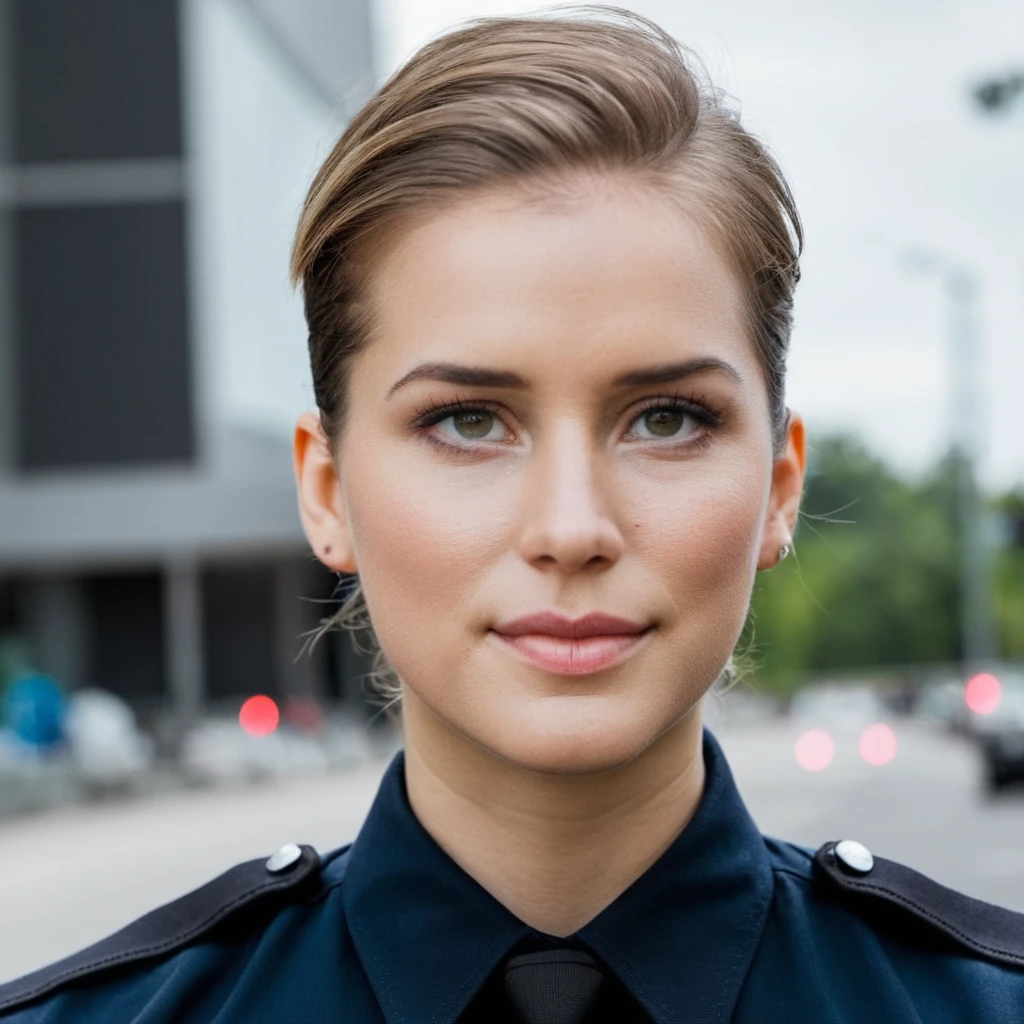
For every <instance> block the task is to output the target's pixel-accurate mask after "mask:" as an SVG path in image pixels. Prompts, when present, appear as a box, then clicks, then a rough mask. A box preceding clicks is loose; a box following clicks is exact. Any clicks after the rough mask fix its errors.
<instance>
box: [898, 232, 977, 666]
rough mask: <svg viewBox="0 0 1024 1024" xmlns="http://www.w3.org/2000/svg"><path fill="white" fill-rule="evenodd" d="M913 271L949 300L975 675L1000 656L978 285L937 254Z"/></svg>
mask: <svg viewBox="0 0 1024 1024" xmlns="http://www.w3.org/2000/svg"><path fill="white" fill-rule="evenodd" d="M908 267H909V269H912V270H915V271H922V272H927V273H932V274H935V275H937V276H938V277H939V279H940V280H941V282H942V285H943V291H944V293H945V296H946V303H947V325H948V326H947V337H948V353H949V370H950V397H951V402H950V422H951V428H952V443H953V450H954V452H955V455H956V488H957V521H958V522H957V526H958V530H959V534H960V639H961V651H962V653H961V659H962V663H963V667H964V671H965V674H973V673H974V672H977V671H978V670H979V669H982V668H985V667H986V666H987V665H988V664H989V663H990V662H991V661H992V659H993V657H994V656H995V643H994V636H993V627H992V600H991V566H990V559H989V551H988V543H987V539H986V533H985V530H984V526H983V510H982V502H981V495H980V492H979V489H978V480H977V471H976V467H977V463H978V461H979V459H980V457H981V453H982V418H983V415H984V403H983V400H982V393H983V388H982V376H981V364H980V358H979V355H980V352H979V349H980V342H979V336H978V322H977V319H978V318H977V313H976V302H977V292H978V287H977V282H976V281H975V279H974V276H973V275H972V274H971V273H970V272H969V271H967V270H965V269H964V268H963V267H959V266H955V265H952V264H949V263H947V262H946V261H945V260H943V259H942V258H941V257H939V256H938V255H937V254H935V253H932V252H915V253H913V254H911V256H910V258H909V259H908Z"/></svg>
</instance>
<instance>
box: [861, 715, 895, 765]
mask: <svg viewBox="0 0 1024 1024" xmlns="http://www.w3.org/2000/svg"><path fill="white" fill-rule="evenodd" d="M896 748H897V742H896V732H895V730H894V729H893V728H892V726H891V725H886V724H885V723H884V722H876V723H875V724H874V725H869V726H868V727H867V728H866V729H865V730H864V731H863V732H862V733H861V734H860V742H859V743H858V744H857V749H858V750H859V751H860V756H861V757H863V758H864V760H865V761H867V763H868V764H874V765H882V764H888V763H889V762H890V761H891V760H892V759H893V758H894V757H895V756H896Z"/></svg>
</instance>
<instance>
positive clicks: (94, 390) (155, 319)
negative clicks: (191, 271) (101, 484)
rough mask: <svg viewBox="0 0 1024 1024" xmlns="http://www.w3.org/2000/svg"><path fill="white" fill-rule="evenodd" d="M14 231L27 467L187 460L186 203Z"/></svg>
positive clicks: (21, 220) (73, 211)
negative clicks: (184, 206) (184, 205)
mask: <svg viewBox="0 0 1024 1024" xmlns="http://www.w3.org/2000/svg"><path fill="white" fill-rule="evenodd" d="M13 226H14V235H15V267H16V270H17V273H16V277H17V285H16V289H15V296H16V299H15V301H16V310H17V331H16V343H15V344H16V352H15V365H16V373H17V384H16V388H17V394H18V395H19V401H18V409H19V413H18V429H17V446H18V451H19V458H20V464H21V466H22V467H23V468H24V469H27V470H31V469H43V468H47V469H48V468H56V467H68V466H80V467H88V466H109V465H124V464H141V463H160V462H184V461H188V460H190V459H191V458H192V456H193V454H194V446H195V438H194V435H195V431H194V423H193V409H192V380H191V360H190V351H189V339H188V331H187V310H186V285H185V239H184V208H183V206H182V204H180V203H177V202H172V203H160V204H146V205H144V204H138V205H129V206H122V207H105V206H90V207H60V208H51V209H43V208H38V209H35V208H33V209H22V210H19V211H17V212H16V213H15V215H14V217H13Z"/></svg>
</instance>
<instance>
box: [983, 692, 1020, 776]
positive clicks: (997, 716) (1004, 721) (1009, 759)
mask: <svg viewBox="0 0 1024 1024" xmlns="http://www.w3.org/2000/svg"><path fill="white" fill-rule="evenodd" d="M1000 684H1001V695H1000V698H999V703H998V704H997V705H996V707H995V708H994V709H993V710H992V711H990V712H988V713H987V714H984V715H981V714H973V715H972V719H973V721H972V725H971V732H972V733H973V735H974V736H975V737H976V739H977V740H978V746H979V749H980V751H981V755H982V759H983V763H984V766H985V784H986V786H987V787H988V788H989V789H991V790H999V789H1002V788H1003V787H1004V786H1005V785H1006V784H1007V783H1009V782H1012V781H1013V780H1014V779H1024V675H1016V674H1012V675H1011V674H1007V673H1001V674H1000Z"/></svg>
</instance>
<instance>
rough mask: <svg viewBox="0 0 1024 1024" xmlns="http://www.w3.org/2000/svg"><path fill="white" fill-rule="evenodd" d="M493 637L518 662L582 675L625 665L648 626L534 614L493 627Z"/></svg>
mask: <svg viewBox="0 0 1024 1024" xmlns="http://www.w3.org/2000/svg"><path fill="white" fill-rule="evenodd" d="M491 632H492V635H493V636H494V637H495V638H496V639H497V640H498V641H499V642H501V643H502V644H504V645H506V646H508V647H510V648H511V649H512V650H513V651H514V652H515V653H516V654H517V655H519V657H520V658H521V659H522V660H524V661H526V662H528V663H530V664H532V665H536V666H537V667H538V668H542V669H546V670H547V671H548V672H554V673H556V674H558V675H567V676H582V675H587V674H589V673H591V672H599V671H600V670H601V669H606V668H611V667H612V666H613V665H617V664H619V663H621V662H623V661H625V660H626V658H627V657H629V655H630V654H632V653H633V651H634V650H636V649H637V647H639V646H640V644H641V643H642V642H643V640H644V637H646V636H647V634H648V633H649V632H650V627H649V626H645V625H644V624H643V623H640V622H631V621H630V620H629V619H621V618H619V617H618V616H616V615H606V614H604V613H603V612H591V613H590V614H588V615H584V616H583V617H582V618H580V619H569V618H566V617H565V616H564V615H560V614H559V613H558V612H538V613H536V614H534V615H524V616H523V617H521V618H518V619H513V620H512V621H511V622H506V623H502V624H501V625H498V626H495V627H494V628H493V630H492V631H491Z"/></svg>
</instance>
